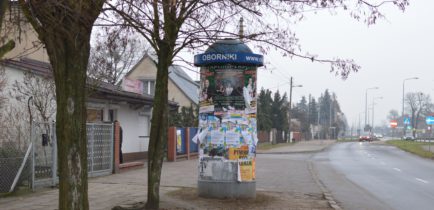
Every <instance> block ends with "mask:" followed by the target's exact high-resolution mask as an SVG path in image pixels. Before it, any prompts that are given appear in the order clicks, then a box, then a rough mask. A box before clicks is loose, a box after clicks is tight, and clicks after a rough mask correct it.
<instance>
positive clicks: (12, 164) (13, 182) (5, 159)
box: [0, 141, 32, 193]
mask: <svg viewBox="0 0 434 210" xmlns="http://www.w3.org/2000/svg"><path fill="white" fill-rule="evenodd" d="M30 147H31V145H28V149H27V150H25V149H23V148H20V147H17V145H16V144H15V143H14V142H12V141H9V142H2V143H1V145H0V193H7V192H11V191H12V190H13V189H15V188H16V187H17V186H26V187H30V184H31V180H32V170H31V159H30V158H28V154H27V158H26V151H30V150H29V149H30Z"/></svg>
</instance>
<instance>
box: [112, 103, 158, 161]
mask: <svg viewBox="0 0 434 210" xmlns="http://www.w3.org/2000/svg"><path fill="white" fill-rule="evenodd" d="M118 121H119V122H120V125H121V127H122V130H123V143H122V152H123V153H136V152H147V151H148V145H149V133H150V124H151V123H150V108H148V109H146V110H145V109H138V110H135V111H134V110H132V109H131V108H130V107H129V105H127V104H125V105H120V109H119V110H118Z"/></svg>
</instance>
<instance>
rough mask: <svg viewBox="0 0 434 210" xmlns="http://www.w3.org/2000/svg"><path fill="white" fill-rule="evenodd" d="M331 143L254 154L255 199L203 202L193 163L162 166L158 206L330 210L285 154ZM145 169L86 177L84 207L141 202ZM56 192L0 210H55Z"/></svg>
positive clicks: (302, 166) (0, 203)
mask: <svg viewBox="0 0 434 210" xmlns="http://www.w3.org/2000/svg"><path fill="white" fill-rule="evenodd" d="M332 143H333V142H332V141H325V140H324V141H323V142H322V143H321V142H316V141H307V142H300V143H296V144H293V145H291V146H288V147H281V148H276V149H272V150H268V151H267V153H272V154H273V155H270V154H258V156H257V165H256V168H257V170H256V176H257V179H256V188H257V198H256V199H249V200H237V199H205V198H199V197H198V196H197V194H196V185H197V173H198V172H197V165H198V160H197V159H193V160H185V161H179V162H164V164H163V171H162V179H161V187H160V200H161V204H160V207H161V208H162V209H302V210H303V209H306V210H307V209H332V208H331V207H330V204H329V201H328V200H327V199H325V196H324V189H322V188H321V186H319V184H318V180H317V178H315V175H313V174H314V172H312V171H311V170H312V169H311V167H309V161H308V160H307V159H300V158H299V157H297V158H293V157H291V156H288V155H274V154H279V153H291V152H297V153H299V152H314V151H320V150H323V149H324V148H326V147H327V146H329V145H331V144H332ZM146 191H147V168H146V167H145V168H143V169H137V170H131V171H127V172H123V173H121V174H114V175H110V176H105V177H99V178H91V179H89V203H90V209H92V210H107V209H111V208H113V207H114V206H117V205H122V206H131V205H132V204H135V203H137V202H146ZM57 196H58V190H57V189H44V190H40V191H37V192H35V193H30V194H27V195H24V196H14V197H7V198H0V209H2V210H22V209H29V210H46V209H48V210H49V209H57V199H58V197H57Z"/></svg>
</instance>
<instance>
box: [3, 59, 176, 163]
mask: <svg viewBox="0 0 434 210" xmlns="http://www.w3.org/2000/svg"><path fill="white" fill-rule="evenodd" d="M2 66H3V67H4V69H5V72H6V78H7V85H6V88H5V90H3V92H5V91H6V92H8V91H10V90H11V85H12V84H13V83H14V82H15V81H18V82H23V78H24V74H25V72H31V73H33V74H34V75H36V76H40V77H42V76H45V77H47V76H48V77H50V78H51V69H50V65H49V64H48V63H46V62H41V61H36V60H32V59H28V58H21V59H20V60H11V59H8V60H4V61H3V62H2ZM88 87H92V88H90V89H89V96H88V100H87V121H88V122H93V123H98V122H113V121H115V120H118V121H119V122H120V125H121V126H122V129H123V144H122V152H123V154H124V161H125V162H127V161H133V160H138V159H144V158H146V156H147V151H148V144H149V133H150V120H151V110H152V104H153V97H152V96H150V95H144V94H137V93H132V92H127V91H124V90H121V88H120V87H118V86H116V85H112V84H109V83H104V82H98V83H97V85H95V84H90V82H88ZM8 103H17V102H16V101H15V100H14V99H10V100H9V102H8ZM170 107H172V108H173V109H176V108H177V104H176V103H170ZM0 111H1V110H0ZM53 118H54V117H53ZM53 120H54V119H53Z"/></svg>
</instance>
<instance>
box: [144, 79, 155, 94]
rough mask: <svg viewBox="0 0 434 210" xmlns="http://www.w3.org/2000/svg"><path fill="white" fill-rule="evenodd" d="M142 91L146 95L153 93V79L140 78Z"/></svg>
mask: <svg viewBox="0 0 434 210" xmlns="http://www.w3.org/2000/svg"><path fill="white" fill-rule="evenodd" d="M142 82H143V93H144V94H148V95H154V93H155V80H142Z"/></svg>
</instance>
